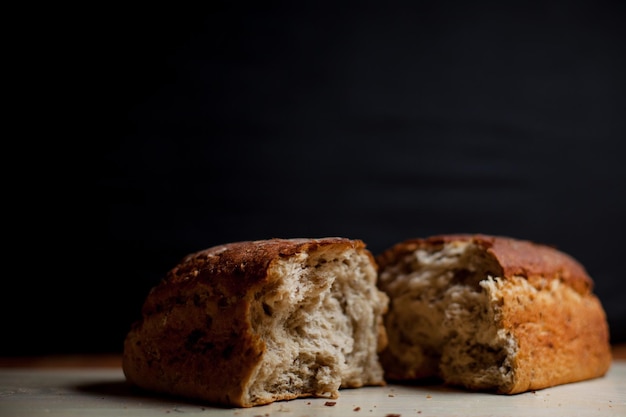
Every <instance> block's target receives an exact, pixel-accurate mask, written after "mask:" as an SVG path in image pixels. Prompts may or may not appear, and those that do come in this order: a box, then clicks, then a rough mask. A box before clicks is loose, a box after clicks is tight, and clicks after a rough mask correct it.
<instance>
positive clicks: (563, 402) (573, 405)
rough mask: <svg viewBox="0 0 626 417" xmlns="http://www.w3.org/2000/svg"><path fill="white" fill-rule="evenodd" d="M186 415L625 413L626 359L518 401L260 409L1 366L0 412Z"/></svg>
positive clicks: (395, 394) (368, 395)
mask: <svg viewBox="0 0 626 417" xmlns="http://www.w3.org/2000/svg"><path fill="white" fill-rule="evenodd" d="M178 414H184V415H186V416H205V417H226V416H229V417H292V416H294V417H296V416H297V417H305V416H308V417H312V416H329V417H330V416H333V417H334V416H341V417H346V416H354V417H359V416H362V417H365V416H368V417H369V416H371V417H374V416H376V417H378V416H380V417H390V416H401V417H407V416H465V417H472V416H483V417H484V416H499V417H504V416H532V417H542V416H550V417H560V416H567V417H573V416H626V361H625V360H617V361H615V362H614V363H613V366H612V367H611V369H610V370H609V372H608V374H607V375H606V376H604V377H602V378H597V379H594V380H589V381H583V382H578V383H573V384H566V385H561V386H557V387H552V388H547V389H544V390H539V391H533V392H527V393H524V394H518V395H514V396H504V395H496V394H488V393H470V392H465V391H462V390H455V389H451V388H445V387H443V386H440V385H429V386H401V385H388V386H386V387H365V388H359V389H347V390H342V391H340V396H339V398H337V399H335V400H328V399H322V398H316V399H297V400H292V401H281V402H276V403H273V404H269V405H265V406H259V407H253V408H218V407H212V406H209V405H207V404H201V403H195V402H191V401H185V400H180V399H174V398H167V397H163V396H148V395H145V394H142V393H140V392H137V391H135V390H134V389H132V388H131V387H129V386H128V385H127V384H126V382H125V380H124V375H123V373H122V371H121V369H119V368H72V369H63V368H55V369H51V368H46V369H35V368H4V369H0V415H1V416H10V417H40V416H47V417H73V416H81V417H82V416H91V417H112V416H122V415H123V416H161V415H162V416H166V415H172V416H173V415H178Z"/></svg>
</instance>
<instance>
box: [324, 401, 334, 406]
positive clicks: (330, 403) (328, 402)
mask: <svg viewBox="0 0 626 417" xmlns="http://www.w3.org/2000/svg"><path fill="white" fill-rule="evenodd" d="M335 404H337V401H326V402H325V403H324V405H325V406H327V407H332V406H333V405H335Z"/></svg>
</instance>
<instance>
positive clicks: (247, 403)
mask: <svg viewBox="0 0 626 417" xmlns="http://www.w3.org/2000/svg"><path fill="white" fill-rule="evenodd" d="M376 281H377V266H376V263H375V262H374V259H373V257H372V255H371V254H370V253H369V252H368V251H367V250H366V249H365V247H364V244H363V243H362V242H360V241H351V240H347V239H343V238H323V239H272V240H269V241H255V242H241V243H235V244H229V245H225V246H222V247H216V248H212V249H209V250H207V251H203V252H200V253H198V254H194V255H191V256H189V257H187V258H186V259H185V260H184V261H183V262H182V263H181V264H180V265H179V266H178V267H177V268H175V269H173V270H172V271H171V273H170V274H169V276H168V278H167V279H166V280H164V282H163V283H161V284H160V285H159V286H157V287H156V288H155V289H153V290H152V291H151V293H150V294H149V295H148V298H147V300H146V302H145V304H144V308H143V311H142V314H143V317H142V319H141V320H140V321H138V322H137V323H136V324H134V326H133V328H132V329H131V331H130V332H129V334H128V336H127V338H126V341H125V351H124V362H123V365H124V372H125V374H126V376H127V379H128V380H129V381H130V382H131V383H134V384H135V385H138V386H139V387H142V388H145V389H148V390H152V391H158V392H162V393H169V394H174V395H179V396H184V397H189V398H195V399H201V400H206V401H208V402H211V403H218V404H224V405H233V406H239V407H252V406H256V405H262V404H268V403H271V402H273V401H277V400H288V399H293V398H298V397H307V396H316V397H326V398H337V397H338V395H339V390H340V389H341V388H355V387H361V386H364V385H384V384H385V381H384V378H383V376H384V375H383V369H382V366H381V364H380V362H379V359H378V352H379V350H381V349H383V348H384V347H385V346H386V343H387V339H386V333H385V329H384V327H383V321H382V316H383V314H384V313H385V312H386V310H387V306H388V297H387V296H386V294H385V293H383V292H382V291H380V290H379V289H378V288H377V286H376Z"/></svg>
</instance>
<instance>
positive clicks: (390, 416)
mask: <svg viewBox="0 0 626 417" xmlns="http://www.w3.org/2000/svg"><path fill="white" fill-rule="evenodd" d="M385 417H401V415H400V414H387V415H386V416H385Z"/></svg>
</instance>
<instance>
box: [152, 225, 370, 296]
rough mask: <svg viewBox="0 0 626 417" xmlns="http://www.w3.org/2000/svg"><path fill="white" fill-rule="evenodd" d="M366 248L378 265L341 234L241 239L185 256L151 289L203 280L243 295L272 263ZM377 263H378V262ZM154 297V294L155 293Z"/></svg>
mask: <svg viewBox="0 0 626 417" xmlns="http://www.w3.org/2000/svg"><path fill="white" fill-rule="evenodd" d="M331 247H332V249H333V250H339V251H342V250H348V249H353V250H357V251H363V252H364V253H367V255H368V256H369V257H370V259H371V261H372V264H374V265H375V262H374V258H373V256H372V254H371V253H370V252H369V251H368V250H366V249H365V243H364V242H363V241H361V240H358V239H347V238H342V237H323V238H287V239H281V238H272V239H266V240H255V241H241V242H232V243H226V244H223V245H218V246H214V247H211V248H208V249H204V250H201V251H198V252H195V253H191V254H189V255H187V256H185V257H184V258H183V259H182V260H181V261H180V262H179V263H178V265H176V266H175V267H174V268H172V269H171V270H170V271H169V272H168V273H167V275H166V277H165V278H164V279H163V280H162V281H161V282H160V283H159V285H157V286H156V287H155V288H153V289H152V292H153V293H155V292H159V293H167V292H169V291H170V289H172V288H173V287H176V288H178V287H180V286H185V285H197V284H198V283H200V282H204V283H205V284H207V285H210V286H213V287H219V289H220V292H222V293H223V294H225V295H226V294H228V295H231V296H242V295H244V294H246V293H247V292H248V291H249V290H250V289H251V288H252V287H254V286H256V285H258V284H263V283H264V282H266V280H267V278H268V275H267V271H268V269H269V267H270V265H271V263H272V262H275V261H277V260H280V259H285V258H289V257H292V256H294V255H296V254H299V253H310V252H314V251H317V250H323V249H325V248H331ZM375 266H376V265H375ZM152 295H153V296H154V295H155V294H152Z"/></svg>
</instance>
